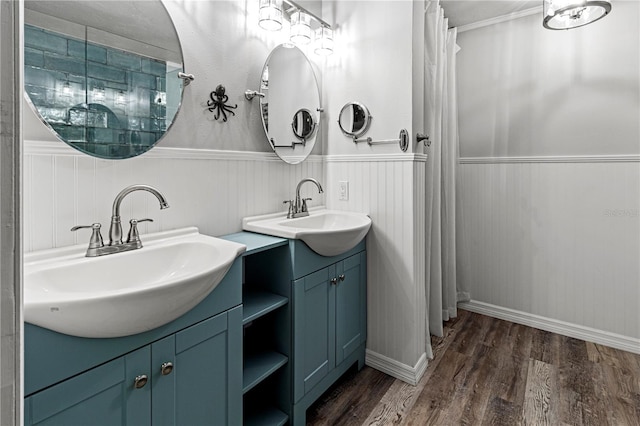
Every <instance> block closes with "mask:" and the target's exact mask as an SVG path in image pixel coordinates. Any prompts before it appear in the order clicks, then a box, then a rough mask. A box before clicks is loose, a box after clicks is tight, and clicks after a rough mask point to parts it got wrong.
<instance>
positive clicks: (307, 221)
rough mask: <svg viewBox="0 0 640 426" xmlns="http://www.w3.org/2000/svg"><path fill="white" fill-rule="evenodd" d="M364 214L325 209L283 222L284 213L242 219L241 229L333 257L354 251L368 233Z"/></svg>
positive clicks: (368, 222) (369, 224) (369, 219)
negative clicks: (297, 243) (299, 242)
mask: <svg viewBox="0 0 640 426" xmlns="http://www.w3.org/2000/svg"><path fill="white" fill-rule="evenodd" d="M369 228H371V218H370V217H369V216H367V215H366V214H362V213H352V212H345V211H340V210H327V209H325V208H322V207H320V208H314V209H310V211H309V216H305V217H299V218H295V219H287V213H285V212H283V213H274V214H267V215H262V216H253V217H246V218H244V219H243V220H242V229H244V230H245V231H252V232H258V233H261V234H267V235H273V236H276V237H282V238H291V239H297V240H302V241H304V242H305V243H306V244H307V245H308V246H309V247H310V248H311V249H312V250H313V251H315V252H316V253H318V254H320V255H322V256H337V255H339V254H342V253H344V252H346V251H349V250H351V249H352V248H354V247H355V246H356V245H357V244H358V243H359V242H360V241H362V239H363V238H364V237H365V236H366V235H367V232H369Z"/></svg>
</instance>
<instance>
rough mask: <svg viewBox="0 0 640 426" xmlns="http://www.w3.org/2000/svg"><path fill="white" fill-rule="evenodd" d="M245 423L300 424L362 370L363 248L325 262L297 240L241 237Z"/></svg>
mask: <svg viewBox="0 0 640 426" xmlns="http://www.w3.org/2000/svg"><path fill="white" fill-rule="evenodd" d="M224 238H225V239H228V240H231V241H235V242H238V243H242V244H244V245H246V246H247V251H246V252H245V253H244V254H243V261H244V262H243V267H244V271H243V309H244V341H243V348H244V354H243V358H244V373H243V374H244V377H243V391H244V403H243V404H244V405H243V408H244V424H245V425H274V426H276V425H284V424H290V425H294V426H297V425H304V424H305V420H306V410H307V408H309V406H310V405H311V404H313V402H315V401H316V400H317V399H318V398H319V397H320V395H322V394H323V393H324V392H325V391H326V390H327V389H328V388H329V387H330V386H331V385H332V384H333V383H335V381H336V380H337V379H338V378H339V377H340V376H341V375H342V374H344V373H345V372H346V371H347V370H348V369H349V368H350V367H351V366H353V365H357V367H358V368H359V369H360V368H362V367H363V366H364V357H365V343H366V282H367V277H366V252H365V242H364V241H362V242H360V243H359V244H358V245H357V246H356V247H355V248H353V249H352V250H349V251H348V252H346V253H343V254H342V255H339V256H332V257H325V256H320V255H318V254H316V253H315V252H313V251H312V250H311V249H310V248H309V247H307V245H306V244H304V243H303V242H302V241H299V240H287V239H284V238H277V237H271V236H267V235H261V234H254V233H251V232H240V233H237V234H232V235H228V236H225V237H224Z"/></svg>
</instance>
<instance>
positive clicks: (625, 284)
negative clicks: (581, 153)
mask: <svg viewBox="0 0 640 426" xmlns="http://www.w3.org/2000/svg"><path fill="white" fill-rule="evenodd" d="M458 197H459V198H458V211H457V216H458V217H457V223H458V229H457V237H458V241H457V243H458V283H459V286H460V287H461V288H462V290H464V291H468V292H470V293H471V298H472V300H474V301H478V302H482V303H486V304H491V305H496V306H499V307H503V308H508V309H512V310H515V311H520V312H525V313H530V314H533V315H538V316H541V317H545V318H549V319H553V320H558V321H563V322H566V323H571V324H576V325H579V326H584V327H590V328H593V329H597V330H602V331H604V332H609V333H615V334H619V335H622V336H628V337H630V338H635V339H637V338H640V263H639V261H638V259H640V163H639V162H633V161H628V162H594V163H590V162H572V163H558V162H550V163H539V162H515V163H499V164H480V163H463V164H460V165H459V167H458Z"/></svg>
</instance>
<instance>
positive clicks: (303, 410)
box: [291, 344, 365, 426]
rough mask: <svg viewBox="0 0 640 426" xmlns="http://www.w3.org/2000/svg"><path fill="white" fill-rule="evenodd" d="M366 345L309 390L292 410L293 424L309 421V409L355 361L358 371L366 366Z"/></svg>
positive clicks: (301, 425) (298, 424)
mask: <svg viewBox="0 0 640 426" xmlns="http://www.w3.org/2000/svg"><path fill="white" fill-rule="evenodd" d="M364 355H365V345H364V344H362V345H360V347H359V348H358V349H356V350H355V351H354V352H353V353H352V354H351V355H350V356H348V357H347V358H346V359H345V360H344V361H343V362H342V363H341V364H340V365H338V366H337V367H336V368H335V369H334V370H332V371H331V372H330V373H329V374H328V375H327V376H325V377H324V378H323V379H322V380H321V381H320V382H318V384H317V385H316V386H314V388H313V389H312V390H311V391H309V392H308V393H307V394H306V395H305V396H304V397H302V399H301V400H300V401H298V403H296V404H294V405H293V408H292V410H291V412H292V416H291V417H292V419H291V424H292V425H293V426H304V425H306V423H307V409H308V408H309V407H310V406H311V405H312V404H313V403H314V402H315V401H316V400H317V399H318V398H319V397H320V396H321V395H322V394H323V393H325V392H326V391H327V389H329V388H330V387H331V385H333V384H334V383H335V382H336V380H338V379H339V378H340V376H342V375H343V374H344V373H346V372H347V370H349V369H350V368H351V367H352V366H353V365H354V364H355V363H358V371H360V370H362V368H363V367H364Z"/></svg>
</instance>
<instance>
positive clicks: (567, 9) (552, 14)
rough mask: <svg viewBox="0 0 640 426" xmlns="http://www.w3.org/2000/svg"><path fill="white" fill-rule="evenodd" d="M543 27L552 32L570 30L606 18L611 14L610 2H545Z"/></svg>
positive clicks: (565, 0)
mask: <svg viewBox="0 0 640 426" xmlns="http://www.w3.org/2000/svg"><path fill="white" fill-rule="evenodd" d="M542 9H543V11H542V13H543V19H542V25H543V26H544V27H545V28H547V29H550V30H569V29H571V28H577V27H581V26H583V25H587V24H590V23H592V22H595V21H597V20H598V19H601V18H604V17H605V16H606V15H607V14H608V13H609V12H611V2H610V1H609V0H543V8H542Z"/></svg>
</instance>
